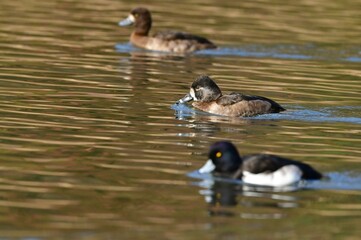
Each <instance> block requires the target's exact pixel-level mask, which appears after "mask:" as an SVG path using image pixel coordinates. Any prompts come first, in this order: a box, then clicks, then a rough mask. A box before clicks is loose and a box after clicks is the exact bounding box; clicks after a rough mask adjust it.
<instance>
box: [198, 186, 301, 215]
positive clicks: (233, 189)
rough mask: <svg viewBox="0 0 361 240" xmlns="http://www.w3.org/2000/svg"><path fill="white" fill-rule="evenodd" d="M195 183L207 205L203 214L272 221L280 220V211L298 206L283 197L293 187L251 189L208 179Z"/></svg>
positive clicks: (292, 197)
mask: <svg viewBox="0 0 361 240" xmlns="http://www.w3.org/2000/svg"><path fill="white" fill-rule="evenodd" d="M195 184H196V185H198V186H200V187H202V188H203V189H201V190H200V191H199V194H200V195H202V196H203V197H204V200H205V202H206V203H207V204H208V205H207V211H208V214H209V215H210V216H222V217H236V216H240V217H241V218H246V219H255V218H256V219H259V218H263V219H275V218H281V217H283V215H282V214H280V212H279V210H280V209H283V208H297V207H298V203H297V201H298V198H296V197H294V196H290V195H286V194H285V192H288V191H295V190H297V189H298V188H299V187H297V186H293V187H283V188H270V187H259V186H258V187H256V186H254V187H252V186H248V185H242V184H239V183H238V182H228V181H222V180H220V181H218V180H216V181H213V180H210V179H205V180H203V181H201V182H198V183H195ZM239 209H240V211H241V213H240V212H239V211H238V210H239ZM262 210H264V213H262Z"/></svg>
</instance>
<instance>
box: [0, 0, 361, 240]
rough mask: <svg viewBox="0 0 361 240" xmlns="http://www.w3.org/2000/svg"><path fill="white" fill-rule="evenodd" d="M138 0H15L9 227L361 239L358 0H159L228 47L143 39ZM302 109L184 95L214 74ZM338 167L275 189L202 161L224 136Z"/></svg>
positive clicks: (3, 204) (169, 23) (5, 155)
mask: <svg viewBox="0 0 361 240" xmlns="http://www.w3.org/2000/svg"><path fill="white" fill-rule="evenodd" d="M136 4H138V3H134V2H133V1H120V0H117V1H114V0H104V1H101V2H99V1H94V0H91V1H82V0H80V1H71V0H69V1H60V0H59V1H31V0H30V1H29V0H27V1H25V0H20V1H2V2H1V3H0V26H1V27H0V51H1V56H0V66H1V72H0V106H1V107H0V115H1V118H0V131H1V134H0V172H1V174H0V213H1V215H0V237H1V238H4V239H18V238H19V239H25V238H31V239H119V238H132V239H149V236H157V238H159V239H205V238H211V239H212V238H217V239H239V238H247V239H265V238H274V239H309V238H313V239H316V238H317V239H346V238H347V239H357V238H358V237H359V236H360V231H359V230H358V228H357V227H356V226H358V222H359V218H360V216H361V211H360V210H361V205H360V188H361V187H360V176H361V168H360V153H361V149H360V146H361V138H360V133H361V130H360V129H361V128H360V127H361V125H360V124H361V109H360V93H361V84H360V83H361V71H360V58H361V56H360V52H361V47H360V42H359V41H360V39H361V35H360V33H361V31H360V25H361V19H360V18H359V9H360V8H359V7H360V6H359V3H358V1H352V0H351V1H346V2H344V1H343V2H338V1H324V0H317V1H307V0H302V1H298V2H297V3H296V2H290V3H287V4H286V3H284V1H272V2H265V1H242V2H241V3H240V2H238V1H228V0H227V1H222V2H219V1H203V0H186V1H182V2H179V1H171V0H169V1H152V3H148V2H146V3H145V2H144V4H142V5H143V6H144V5H145V6H148V7H149V8H151V9H152V11H153V19H154V24H153V26H154V28H156V29H165V28H173V29H179V30H182V31H189V32H193V33H198V34H201V35H203V36H205V37H207V38H210V39H212V41H214V42H215V43H216V44H218V45H219V46H220V47H219V49H217V50H213V51H210V50H209V51H201V52H198V53H195V54H191V55H186V56H182V55H172V54H164V53H155V52H150V51H145V50H140V49H137V48H134V47H132V46H131V45H130V44H129V40H128V38H129V34H130V31H131V29H128V28H119V27H118V26H117V22H118V21H119V20H120V19H122V18H124V17H126V16H127V15H128V12H129V10H130V9H131V8H133V7H135V6H137V5H136ZM204 73H206V74H209V75H211V76H212V77H213V78H214V79H215V80H216V82H217V83H218V84H219V86H220V87H221V88H222V90H223V91H224V92H227V91H242V92H244V93H247V94H257V95H261V96H266V97H269V98H271V99H274V100H276V101H277V102H279V103H281V104H282V105H283V106H285V107H286V108H287V109H288V111H287V112H284V113H281V114H271V115H262V116H257V117H253V118H246V119H241V118H226V117H221V116H214V115H210V114H204V113H201V112H198V111H195V110H194V109H192V108H191V107H189V106H175V105H174V103H175V101H176V100H178V99H179V98H181V97H182V96H183V95H184V94H185V93H186V92H187V91H188V88H189V86H190V84H191V82H192V81H193V80H194V79H195V77H196V76H197V75H199V74H204ZM224 139H227V140H230V141H233V142H234V143H235V145H236V146H237V147H238V148H239V150H240V152H241V153H242V154H249V153H256V152H267V153H273V154H279V155H282V156H285V157H289V158H294V159H297V160H300V161H304V162H307V163H309V164H312V165H313V166H314V167H315V168H317V169H319V170H320V171H322V172H323V173H325V174H326V175H327V178H326V179H324V180H322V181H314V182H306V183H302V184H303V185H301V186H298V188H296V189H288V190H287V191H283V190H282V191H273V190H271V189H259V188H256V189H254V188H247V187H246V186H243V185H242V184H241V183H238V182H237V183H234V182H227V181H226V182H224V181H207V179H199V178H194V177H192V176H190V175H189V174H190V173H192V172H193V171H194V170H196V169H198V168H199V167H200V166H202V165H203V163H204V162H205V161H206V159H207V150H208V147H209V145H210V144H212V143H213V142H215V141H218V140H224Z"/></svg>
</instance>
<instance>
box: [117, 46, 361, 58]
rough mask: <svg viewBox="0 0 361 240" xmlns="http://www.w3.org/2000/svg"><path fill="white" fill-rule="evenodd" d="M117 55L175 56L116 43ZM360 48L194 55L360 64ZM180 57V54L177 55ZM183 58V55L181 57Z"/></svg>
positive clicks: (281, 48) (294, 48)
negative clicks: (136, 53)
mask: <svg viewBox="0 0 361 240" xmlns="http://www.w3.org/2000/svg"><path fill="white" fill-rule="evenodd" d="M115 48H116V50H117V51H118V52H119V53H128V52H140V53H145V54H149V55H157V56H162V55H163V56H167V55H168V56H172V55H174V56H176V55H177V54H173V53H164V52H155V51H147V50H144V49H140V48H137V47H134V46H132V45H131V44H130V43H126V44H124V43H118V44H116V45H115ZM360 53H361V48H360V47H359V46H352V47H349V49H345V48H342V49H341V50H340V49H339V48H323V47H322V46H321V47H319V46H315V45H306V46H296V45H294V46H292V45H275V46H265V45H245V46H242V48H226V47H219V48H217V49H206V50H201V51H198V52H196V53H194V54H197V55H200V56H202V55H206V56H212V57H217V56H218V57H221V56H224V57H225V56H234V57H256V58H280V59H296V60H297V59H298V60H326V61H350V62H361V55H360ZM179 56H182V54H179ZM183 56H184V55H183Z"/></svg>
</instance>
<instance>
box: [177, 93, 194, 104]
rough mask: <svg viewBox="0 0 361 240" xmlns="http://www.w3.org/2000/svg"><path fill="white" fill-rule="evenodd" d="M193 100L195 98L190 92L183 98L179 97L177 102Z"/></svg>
mask: <svg viewBox="0 0 361 240" xmlns="http://www.w3.org/2000/svg"><path fill="white" fill-rule="evenodd" d="M192 100H193V97H192V96H191V95H190V94H189V93H187V94H186V95H185V96H184V97H183V98H181V99H179V100H178V101H177V103H186V102H190V101H192Z"/></svg>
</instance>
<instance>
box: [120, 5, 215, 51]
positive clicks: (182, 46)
mask: <svg viewBox="0 0 361 240" xmlns="http://www.w3.org/2000/svg"><path fill="white" fill-rule="evenodd" d="M133 23H134V25H135V30H134V31H133V33H132V34H131V35H130V42H131V43H132V44H134V45H135V46H137V47H140V48H145V49H149V50H155V51H163V52H175V53H190V52H194V51H197V50H201V49H210V48H217V46H216V45H214V44H213V43H212V42H210V41H209V40H208V39H206V38H203V37H200V36H196V35H192V34H189V33H184V32H175V31H165V32H159V33H156V34H155V35H154V36H152V37H150V36H148V33H149V31H150V28H151V27H152V17H151V14H150V12H149V11H148V9H146V8H140V7H138V8H135V9H133V10H132V11H131V12H130V14H129V16H128V18H126V19H124V20H123V21H120V22H119V25H120V26H129V25H132V24H133Z"/></svg>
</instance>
